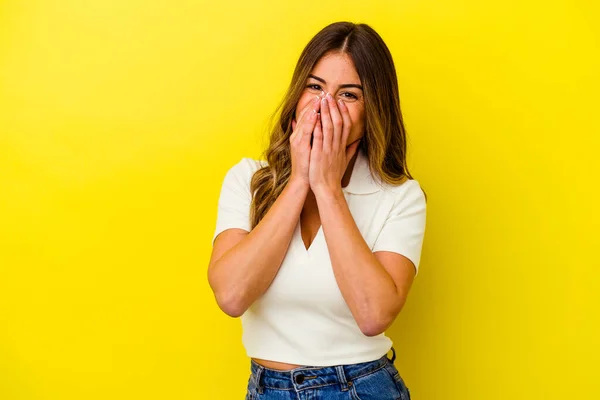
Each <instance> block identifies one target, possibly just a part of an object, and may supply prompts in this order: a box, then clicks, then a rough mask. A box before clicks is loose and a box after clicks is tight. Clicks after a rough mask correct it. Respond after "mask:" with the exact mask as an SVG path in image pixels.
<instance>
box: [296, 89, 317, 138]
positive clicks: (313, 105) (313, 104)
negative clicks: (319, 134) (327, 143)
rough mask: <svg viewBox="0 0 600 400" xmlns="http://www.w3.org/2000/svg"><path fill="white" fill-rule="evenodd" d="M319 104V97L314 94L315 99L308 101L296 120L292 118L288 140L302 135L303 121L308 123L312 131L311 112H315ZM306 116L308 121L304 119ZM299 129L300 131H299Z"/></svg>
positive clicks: (312, 120) (312, 116) (312, 118)
mask: <svg viewBox="0 0 600 400" xmlns="http://www.w3.org/2000/svg"><path fill="white" fill-rule="evenodd" d="M320 106H321V102H320V98H319V96H315V99H314V100H313V101H310V102H309V103H308V104H307V105H306V106H305V107H304V108H303V109H302V111H301V112H300V117H298V120H297V121H295V120H292V135H291V136H290V140H295V139H296V138H298V137H299V138H298V140H301V139H302V137H303V136H304V133H305V132H303V131H304V128H303V125H305V122H308V125H309V129H310V130H311V132H312V129H313V128H314V121H315V118H314V115H311V114H316V112H317V111H318V110H319V108H320ZM307 117H308V121H306V119H307ZM299 131H300V133H299Z"/></svg>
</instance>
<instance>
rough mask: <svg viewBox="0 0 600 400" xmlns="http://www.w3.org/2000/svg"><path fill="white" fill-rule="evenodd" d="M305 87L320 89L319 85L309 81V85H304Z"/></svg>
mask: <svg viewBox="0 0 600 400" xmlns="http://www.w3.org/2000/svg"><path fill="white" fill-rule="evenodd" d="M306 87H307V88H309V89H313V90H318V91H319V92H320V91H321V90H322V89H321V85H317V84H316V83H311V84H310V85H306Z"/></svg>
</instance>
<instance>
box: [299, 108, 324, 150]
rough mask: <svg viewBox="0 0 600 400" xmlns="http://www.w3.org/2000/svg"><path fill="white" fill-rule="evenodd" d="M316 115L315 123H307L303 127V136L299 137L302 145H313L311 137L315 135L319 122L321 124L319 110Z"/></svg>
mask: <svg viewBox="0 0 600 400" xmlns="http://www.w3.org/2000/svg"><path fill="white" fill-rule="evenodd" d="M315 116H316V118H315V122H314V124H307V125H306V126H305V127H303V128H302V133H301V135H302V137H301V138H300V139H299V140H300V145H301V146H302V147H304V146H310V145H311V139H312V136H313V132H314V130H315V128H316V126H317V124H319V120H320V119H321V114H320V113H318V112H317V113H316V115H315Z"/></svg>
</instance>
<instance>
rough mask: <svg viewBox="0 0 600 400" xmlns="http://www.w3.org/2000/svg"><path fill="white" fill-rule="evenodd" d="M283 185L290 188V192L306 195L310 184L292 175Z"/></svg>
mask: <svg viewBox="0 0 600 400" xmlns="http://www.w3.org/2000/svg"><path fill="white" fill-rule="evenodd" d="M285 186H286V188H289V190H291V191H292V192H294V193H297V194H299V195H301V194H304V195H306V194H308V191H309V190H310V184H309V183H308V182H305V181H303V180H301V179H298V178H293V177H292V178H290V180H289V181H288V183H287V184H286V185H285Z"/></svg>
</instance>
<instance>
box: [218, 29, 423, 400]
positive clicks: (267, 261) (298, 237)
mask: <svg viewBox="0 0 600 400" xmlns="http://www.w3.org/2000/svg"><path fill="white" fill-rule="evenodd" d="M278 111H280V112H279V116H278V117H277V118H278V119H277V123H276V124H275V126H274V128H273V130H272V133H271V138H270V145H269V147H268V149H267V150H266V152H265V158H266V160H267V161H258V160H254V159H250V158H243V159H242V160H241V161H240V162H238V163H237V164H236V165H234V166H233V167H232V168H231V169H230V170H229V171H228V172H227V174H226V176H225V179H224V182H223V186H222V188H221V193H220V198H219V208H218V217H217V224H216V230H215V233H214V237H213V252H212V256H211V260H210V265H209V270H208V279H209V283H210V285H211V288H212V290H213V291H214V295H215V298H216V300H217V303H218V305H219V307H220V308H221V309H222V310H223V311H224V312H225V313H227V314H228V315H230V316H232V317H241V320H242V325H243V337H242V338H243V343H244V346H245V348H246V351H247V354H248V356H249V357H251V372H252V373H251V375H250V379H249V381H248V392H247V396H246V398H247V399H265V400H267V399H269V400H270V399H273V400H280V399H281V400H283V399H290V400H291V399H296V400H297V399H306V398H311V399H313V398H314V399H362V400H365V399H381V400H384V399H409V398H410V395H409V390H408V388H407V387H406V385H405V384H404V381H403V379H402V378H401V376H400V374H399V373H398V370H397V369H396V368H395V366H394V360H395V357H396V353H395V349H394V348H393V347H392V341H391V340H390V339H389V338H388V337H387V336H385V333H384V332H385V330H386V329H387V328H388V327H389V326H390V325H391V324H392V322H393V321H394V319H395V317H396V315H398V313H399V312H400V310H401V309H402V307H403V305H404V303H405V301H406V297H407V295H408V292H409V289H410V286H411V284H412V282H413V279H414V277H415V276H416V274H417V272H418V266H419V261H420V256H421V248H422V243H423V236H424V232H425V219H426V218H425V214H426V197H425V194H424V192H423V191H422V189H421V187H420V185H419V183H418V182H417V181H416V180H414V179H412V176H411V175H410V173H409V172H408V168H407V165H406V137H405V132H404V126H403V122H402V115H401V112H400V105H399V96H398V85H397V78H396V72H395V68H394V64H393V60H392V56H391V54H390V52H389V50H388V48H387V46H386V45H385V43H384V42H383V40H382V39H381V38H380V36H379V35H378V34H377V33H376V32H375V31H374V30H373V29H372V28H371V27H369V26H368V25H365V24H353V23H350V22H338V23H333V24H331V25H329V26H327V27H325V28H324V29H323V30H321V31H320V32H319V33H318V34H317V35H316V36H315V37H314V38H313V39H312V40H311V41H310V42H309V43H308V45H307V46H306V48H305V49H304V51H303V52H302V54H301V56H300V59H299V61H298V64H297V66H296V69H295V71H294V74H293V77H292V84H291V86H290V88H289V90H288V92H287V94H286V96H285V98H284V100H283V102H282V104H281V105H280V107H279V108H278ZM390 350H392V353H393V355H392V358H391V359H389V358H388V356H387V354H388V352H389V351H390Z"/></svg>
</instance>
